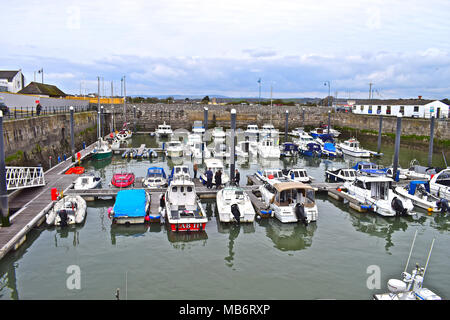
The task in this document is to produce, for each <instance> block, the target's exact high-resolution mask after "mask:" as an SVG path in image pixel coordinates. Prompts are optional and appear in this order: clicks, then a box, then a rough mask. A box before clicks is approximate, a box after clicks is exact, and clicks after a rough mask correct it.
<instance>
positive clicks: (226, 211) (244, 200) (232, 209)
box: [216, 186, 256, 223]
mask: <svg viewBox="0 0 450 320" xmlns="http://www.w3.org/2000/svg"><path fill="white" fill-rule="evenodd" d="M216 202H217V211H218V213H219V220H220V222H233V221H236V222H238V223H240V222H253V221H254V220H255V214H256V213H255V209H254V208H253V205H252V202H251V201H250V198H249V196H248V195H247V193H245V191H244V189H242V188H239V187H232V186H229V187H225V188H223V189H221V190H220V191H219V192H217V195H216Z"/></svg>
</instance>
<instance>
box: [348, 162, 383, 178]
mask: <svg viewBox="0 0 450 320" xmlns="http://www.w3.org/2000/svg"><path fill="white" fill-rule="evenodd" d="M353 169H355V170H356V171H358V174H360V175H366V176H386V170H384V169H383V168H380V166H379V165H377V164H376V163H373V162H366V161H360V162H357V163H356V164H355V165H354V166H353Z"/></svg>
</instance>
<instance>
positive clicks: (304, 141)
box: [293, 131, 316, 148]
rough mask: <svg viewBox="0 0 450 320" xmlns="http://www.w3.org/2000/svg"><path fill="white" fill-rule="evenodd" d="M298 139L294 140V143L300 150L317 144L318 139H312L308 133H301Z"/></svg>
mask: <svg viewBox="0 0 450 320" xmlns="http://www.w3.org/2000/svg"><path fill="white" fill-rule="evenodd" d="M298 134H299V135H298V138H294V139H293V142H294V143H295V144H296V145H297V146H298V147H299V148H300V147H306V146H307V145H308V144H310V143H316V139H314V138H313V137H311V136H310V135H309V134H308V133H306V132H304V131H301V132H299V133H298Z"/></svg>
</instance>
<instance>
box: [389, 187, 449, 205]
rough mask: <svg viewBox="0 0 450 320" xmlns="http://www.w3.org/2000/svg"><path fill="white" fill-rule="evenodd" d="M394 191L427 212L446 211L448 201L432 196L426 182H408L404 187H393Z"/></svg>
mask: <svg viewBox="0 0 450 320" xmlns="http://www.w3.org/2000/svg"><path fill="white" fill-rule="evenodd" d="M394 191H395V193H397V194H399V195H401V196H403V197H405V198H408V199H410V200H411V201H412V203H413V204H414V205H415V206H417V207H419V208H422V209H425V210H427V211H428V212H439V211H443V212H446V211H448V201H446V200H445V199H440V198H438V197H436V196H434V195H432V194H431V193H430V183H429V182H428V181H410V182H409V184H408V185H406V186H405V187H402V186H397V187H395V188H394Z"/></svg>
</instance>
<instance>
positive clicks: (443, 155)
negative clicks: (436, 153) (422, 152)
mask: <svg viewBox="0 0 450 320" xmlns="http://www.w3.org/2000/svg"><path fill="white" fill-rule="evenodd" d="M442 157H443V158H444V163H445V167H446V168H448V165H447V159H445V154H444V150H442Z"/></svg>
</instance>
